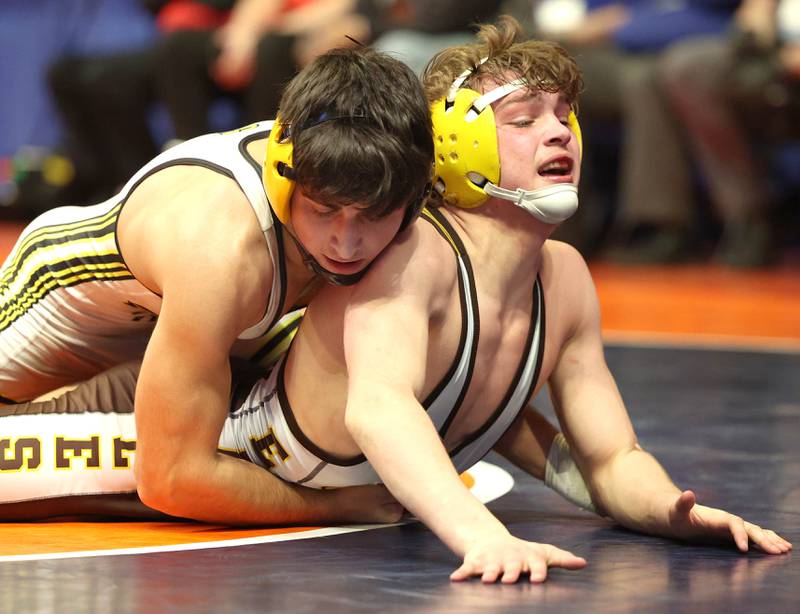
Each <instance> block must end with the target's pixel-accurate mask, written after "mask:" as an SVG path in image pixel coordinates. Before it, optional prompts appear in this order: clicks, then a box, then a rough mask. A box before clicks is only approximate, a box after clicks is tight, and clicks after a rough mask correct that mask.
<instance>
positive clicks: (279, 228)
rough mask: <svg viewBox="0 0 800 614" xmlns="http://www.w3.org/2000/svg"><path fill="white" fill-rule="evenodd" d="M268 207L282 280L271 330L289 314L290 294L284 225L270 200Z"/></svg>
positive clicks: (270, 326)
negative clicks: (273, 210) (287, 300)
mask: <svg viewBox="0 0 800 614" xmlns="http://www.w3.org/2000/svg"><path fill="white" fill-rule="evenodd" d="M267 207H270V215H272V227H273V228H274V229H275V243H277V244H278V253H277V254H276V256H277V260H278V275H280V280H281V288H280V290H281V295H280V299H279V300H278V310H277V311H276V312H275V317H274V318H272V322H270V323H269V326H268V327H267V329H266V330H269V329H270V328H272V327H273V326H275V324H277V323H278V321H279V320H280V319H281V317H282V316H283V315H284V314H286V313H288V312H289V309H287V306H286V305H285V303H286V299H287V297H288V294H289V288H288V285H289V279H288V275H287V273H286V258H285V256H284V254H285V252H284V247H283V246H284V238H283V224H281V221H280V220H279V219H278V216H277V215H273V214H272V206H271V205H270V204H269V199H267ZM273 274H274V271H273ZM270 292H272V289H270ZM267 309H269V304H267ZM265 332H266V331H265Z"/></svg>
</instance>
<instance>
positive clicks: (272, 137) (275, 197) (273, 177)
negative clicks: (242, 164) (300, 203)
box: [262, 117, 294, 224]
mask: <svg viewBox="0 0 800 614" xmlns="http://www.w3.org/2000/svg"><path fill="white" fill-rule="evenodd" d="M262 178H263V181H264V189H265V190H266V192H267V199H269V203H270V205H271V206H272V210H273V212H274V213H275V215H276V216H277V218H278V219H279V220H280V221H281V223H282V224H286V223H288V222H289V201H290V200H291V198H292V192H293V191H294V179H293V176H292V141H291V140H290V138H289V126H288V125H286V124H283V123H281V120H280V117H278V118H276V119H275V123H274V124H273V125H272V130H270V133H269V139H268V140H267V155H266V160H265V161H264V171H263V173H262Z"/></svg>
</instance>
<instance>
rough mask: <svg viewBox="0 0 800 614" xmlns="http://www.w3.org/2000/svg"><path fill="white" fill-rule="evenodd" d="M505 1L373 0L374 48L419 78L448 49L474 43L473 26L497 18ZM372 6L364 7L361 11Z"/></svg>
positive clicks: (371, 11)
mask: <svg viewBox="0 0 800 614" xmlns="http://www.w3.org/2000/svg"><path fill="white" fill-rule="evenodd" d="M501 4H502V0H438V1H436V2H431V1H430V0H372V2H371V5H372V6H371V8H367V9H366V12H367V14H368V15H369V16H370V17H371V19H370V24H371V28H372V32H371V36H372V38H373V46H375V47H377V48H378V49H379V50H380V51H384V52H387V53H391V54H393V55H395V56H396V57H397V58H399V59H400V60H402V61H403V62H405V63H406V64H408V65H409V66H410V67H411V68H412V69H414V70H415V71H416V72H417V74H422V70H423V69H424V68H425V66H426V65H427V63H428V60H430V59H431V58H432V57H433V56H434V55H435V54H436V53H437V52H439V51H441V50H442V49H444V48H445V47H449V46H452V45H461V44H464V43H468V42H470V41H471V40H472V36H473V33H474V28H473V26H474V25H475V24H476V23H480V22H488V21H491V20H492V19H493V18H495V17H496V16H497V13H498V9H499V7H500V6H501ZM368 5H369V3H362V8H364V7H367V6H368Z"/></svg>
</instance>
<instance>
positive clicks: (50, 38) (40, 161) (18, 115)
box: [0, 0, 157, 218]
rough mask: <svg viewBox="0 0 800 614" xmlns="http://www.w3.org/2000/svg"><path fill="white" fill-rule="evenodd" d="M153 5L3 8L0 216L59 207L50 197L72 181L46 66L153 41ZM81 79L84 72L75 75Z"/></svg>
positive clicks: (50, 0) (121, 0)
mask: <svg viewBox="0 0 800 614" xmlns="http://www.w3.org/2000/svg"><path fill="white" fill-rule="evenodd" d="M151 4H157V3H152V2H149V1H143V0H114V1H113V2H109V1H107V0H71V1H70V2H63V0H3V2H2V3H0V57H2V60H0V83H2V84H3V96H0V216H2V217H20V218H30V217H33V216H34V215H35V214H36V213H37V211H35V210H33V209H35V208H36V207H42V206H45V203H47V204H48V205H49V206H52V205H54V204H56V203H54V202H53V198H54V196H55V194H56V193H57V192H58V191H59V190H60V188H61V187H62V186H64V185H65V184H68V183H70V182H71V181H72V179H73V178H74V176H75V172H76V169H75V167H74V165H73V163H72V161H71V160H70V159H69V158H68V157H65V156H64V155H61V152H59V151H57V148H58V147H59V146H60V145H61V144H62V140H63V139H62V135H63V129H62V123H61V121H60V118H59V116H58V114H57V112H56V110H55V108H54V105H53V100H52V98H51V96H50V92H49V91H48V87H47V81H46V78H45V74H46V72H47V68H48V66H49V65H50V64H51V63H52V62H53V61H54V60H56V59H57V58H61V57H66V56H93V55H100V54H110V53H118V52H122V51H125V50H131V49H138V48H141V47H143V46H147V45H149V44H150V42H151V41H152V40H153V39H154V36H155V24H154V20H153V16H152V13H151V10H152V9H153V7H152V6H148V5H151ZM148 9H150V10H148ZM82 76H87V75H83V74H75V75H74V78H75V79H76V80H79V79H80V78H81V77H82ZM110 94H113V92H105V95H110ZM26 203H27V204H26ZM28 205H30V206H28Z"/></svg>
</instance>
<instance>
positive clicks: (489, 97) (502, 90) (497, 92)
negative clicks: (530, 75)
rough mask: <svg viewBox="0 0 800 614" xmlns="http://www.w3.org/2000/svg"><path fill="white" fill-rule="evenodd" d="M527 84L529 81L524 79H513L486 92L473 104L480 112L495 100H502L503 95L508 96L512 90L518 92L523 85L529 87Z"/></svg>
mask: <svg viewBox="0 0 800 614" xmlns="http://www.w3.org/2000/svg"><path fill="white" fill-rule="evenodd" d="M527 85H528V83H527V81H525V80H524V79H517V80H516V81H511V82H510V83H506V84H505V85H501V86H500V87H496V88H494V89H493V90H491V91H489V92H486V93H485V94H484V95H483V96H481V97H480V98H478V99H477V100H476V101H475V102H473V103H472V106H473V107H475V110H476V111H478V113H480V112H481V111H483V110H484V109H485V108H486V107H488V106H489V105H490V104H492V103H493V102H496V101H497V100H500V99H501V98H502V97H503V96H508V95H509V94H510V93H511V92H516V91H517V90H520V89H522V88H523V87H527Z"/></svg>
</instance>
